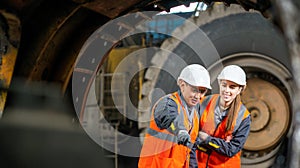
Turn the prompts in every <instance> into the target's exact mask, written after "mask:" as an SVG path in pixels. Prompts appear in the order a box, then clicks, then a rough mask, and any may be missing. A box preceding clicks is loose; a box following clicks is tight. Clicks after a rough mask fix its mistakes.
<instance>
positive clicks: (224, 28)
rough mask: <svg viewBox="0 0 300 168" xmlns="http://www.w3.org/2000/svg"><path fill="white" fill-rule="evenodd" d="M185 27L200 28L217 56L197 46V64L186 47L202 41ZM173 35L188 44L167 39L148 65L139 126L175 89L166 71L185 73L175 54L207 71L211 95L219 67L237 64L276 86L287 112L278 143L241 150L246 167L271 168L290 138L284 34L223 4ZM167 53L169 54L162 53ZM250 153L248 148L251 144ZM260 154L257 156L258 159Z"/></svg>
mask: <svg viewBox="0 0 300 168" xmlns="http://www.w3.org/2000/svg"><path fill="white" fill-rule="evenodd" d="M189 22H192V23H194V24H196V25H197V26H199V27H200V29H201V30H202V31H203V32H204V33H205V35H206V36H207V37H208V38H209V39H210V42H211V43H212V44H213V46H214V47H215V49H216V51H217V53H218V54H219V56H217V57H215V56H212V55H210V54H215V53H216V52H214V51H208V49H207V48H208V47H207V45H200V44H199V48H198V49H197V51H201V52H203V53H206V54H207V55H206V57H205V58H204V59H199V56H198V55H197V54H199V53H195V51H193V50H191V47H190V46H189V44H192V42H193V41H194V42H195V43H200V42H199V41H198V40H199V39H195V37H194V34H193V33H194V31H193V29H192V28H191V27H192V26H190V23H189ZM191 30H192V31H191ZM173 35H174V36H175V37H178V36H181V37H183V38H184V39H187V40H184V41H185V42H186V41H188V44H187V43H184V42H182V41H180V40H177V39H176V38H171V39H167V40H166V41H165V42H164V43H163V44H162V46H161V51H160V52H158V53H157V54H156V55H155V56H154V57H153V60H152V63H153V64H154V67H156V68H149V70H148V72H147V74H146V78H147V79H148V81H147V82H146V83H145V88H144V89H143V93H144V95H145V98H144V99H142V100H141V101H140V106H141V107H143V108H140V109H147V111H141V113H140V121H147V119H146V118H147V117H149V109H150V108H151V104H153V103H154V102H155V101H156V100H157V99H158V98H159V97H160V96H162V95H163V94H165V93H169V92H172V91H175V90H177V89H178V87H177V84H176V79H175V78H174V76H175V75H174V74H173V75H170V71H168V72H167V71H165V70H174V71H176V72H175V74H176V75H178V74H179V72H180V71H179V70H180V69H182V68H183V67H181V66H180V65H178V64H177V63H176V62H174V61H176V60H175V59H174V55H177V56H179V57H180V58H181V59H182V60H184V61H185V63H186V64H191V63H199V64H202V65H204V66H206V67H207V68H208V70H209V71H210V74H211V78H212V84H213V85H212V86H213V88H214V89H213V90H212V93H213V92H217V91H218V89H217V88H218V87H217V82H216V74H217V73H218V72H219V70H220V69H221V68H222V67H223V65H227V64H238V65H240V66H242V67H243V68H244V69H245V70H246V72H247V77H248V81H249V82H250V80H252V78H253V79H254V78H259V79H263V81H267V82H270V83H273V84H275V85H276V87H277V88H278V90H280V91H279V92H280V94H281V93H282V95H284V96H283V98H282V99H283V100H282V101H283V102H284V104H285V105H286V109H287V110H286V112H285V113H284V115H286V121H285V122H286V124H285V125H284V126H283V128H282V132H281V133H280V135H278V136H277V137H275V139H274V141H276V142H273V141H270V144H271V143H272V146H268V147H266V148H265V149H261V150H254V151H251V150H250V151H251V152H250V154H249V153H247V151H244V153H245V156H244V158H243V166H244V167H247V166H248V167H251V166H253V167H257V166H261V167H269V166H271V165H272V164H273V162H274V159H275V154H274V153H276V152H277V151H278V149H279V144H281V142H282V141H281V139H282V138H284V137H285V136H286V135H287V133H288V130H289V129H288V126H289V125H290V119H291V116H290V115H291V114H290V112H289V110H290V107H289V105H288V103H286V102H289V101H290V95H291V93H292V91H291V90H292V89H291V88H292V87H291V82H290V81H288V79H291V73H290V69H291V65H290V61H289V55H288V50H287V46H286V44H285V41H284V39H283V37H282V35H281V34H280V33H279V32H278V31H277V30H276V28H275V27H274V26H273V25H272V24H271V23H270V22H269V21H268V20H267V19H265V18H264V17H263V16H262V15H261V14H259V13H255V12H246V11H243V10H242V9H241V8H240V7H237V6H232V7H231V8H225V7H223V6H221V5H220V6H217V8H215V9H213V10H212V11H211V10H210V11H206V12H204V13H203V14H200V16H199V17H197V18H196V17H192V18H190V19H189V21H188V22H187V23H186V24H184V25H183V26H181V27H179V28H177V29H176V30H175V31H174V33H173ZM166 50H168V51H169V52H165V51H166ZM169 53H172V54H169ZM162 69H163V70H162ZM166 81H167V82H166ZM149 100H150V101H149ZM145 107H147V108H145ZM145 123H146V122H140V125H139V126H140V128H143V127H145V126H146V125H147V124H145ZM275 131H276V130H275ZM249 149H252V148H251V145H250V147H249ZM274 151H276V152H274ZM259 152H260V154H258V153H259ZM261 153H263V154H261Z"/></svg>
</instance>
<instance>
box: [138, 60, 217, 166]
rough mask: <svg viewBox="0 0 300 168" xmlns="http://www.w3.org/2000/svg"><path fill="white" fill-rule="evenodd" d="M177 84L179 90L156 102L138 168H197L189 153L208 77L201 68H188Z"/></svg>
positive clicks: (194, 156)
mask: <svg viewBox="0 0 300 168" xmlns="http://www.w3.org/2000/svg"><path fill="white" fill-rule="evenodd" d="M177 84H178V86H179V90H178V91H177V92H174V93H172V94H168V95H166V96H164V97H162V98H160V100H159V101H158V102H157V103H156V104H155V105H154V107H153V109H152V114H151V120H150V126H149V128H148V130H147V133H146V136H145V140H144V144H143V147H142V150H141V155H140V160H139V168H149V167H151V168H155V167H168V168H170V167H172V168H186V167H197V160H196V155H195V151H194V150H191V149H193V148H192V147H193V144H194V143H195V141H196V138H197V137H198V132H199V118H200V116H199V109H200V105H199V102H200V99H201V98H202V97H203V96H204V95H205V93H206V92H207V89H211V86H210V77H209V73H208V71H207V70H206V69H205V68H204V67H203V66H201V65H198V64H192V65H188V66H187V67H185V68H184V69H183V70H182V71H181V73H180V75H179V77H178V80H177Z"/></svg>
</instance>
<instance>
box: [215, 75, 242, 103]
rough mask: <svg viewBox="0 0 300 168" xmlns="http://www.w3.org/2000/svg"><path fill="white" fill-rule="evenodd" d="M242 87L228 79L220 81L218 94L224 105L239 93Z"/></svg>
mask: <svg viewBox="0 0 300 168" xmlns="http://www.w3.org/2000/svg"><path fill="white" fill-rule="evenodd" d="M241 90H242V87H241V86H240V85H238V84H236V83H234V82H232V81H229V80H221V81H220V96H221V100H222V101H223V102H224V103H225V105H229V104H230V103H231V102H232V101H233V100H234V99H235V97H236V96H237V95H238V94H240V93H241Z"/></svg>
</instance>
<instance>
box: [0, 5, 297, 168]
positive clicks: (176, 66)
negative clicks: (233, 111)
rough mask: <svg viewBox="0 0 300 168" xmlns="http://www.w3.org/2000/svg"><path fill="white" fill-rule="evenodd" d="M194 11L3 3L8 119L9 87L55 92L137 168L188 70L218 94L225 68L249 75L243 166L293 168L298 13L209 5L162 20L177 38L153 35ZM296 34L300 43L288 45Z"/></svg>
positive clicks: (1, 47) (94, 135)
mask: <svg viewBox="0 0 300 168" xmlns="http://www.w3.org/2000/svg"><path fill="white" fill-rule="evenodd" d="M192 2H197V1H195V0H188V1H177V0H176V1H175V0H174V1H163V0H161V1H153V0H147V1H140V0H132V1H124V0H120V1H103V0H102V1H100V0H91V1H87V0H63V1H59V0H52V1H50V0H49V1H48V0H43V1H36V0H28V1H17V0H4V1H1V2H0V7H1V9H0V11H1V17H0V20H1V22H0V23H1V29H0V35H1V39H0V40H1V41H0V42H1V43H0V54H1V69H0V70H1V74H0V75H1V81H2V82H1V87H2V90H1V102H0V108H1V109H0V110H1V114H2V113H3V116H5V115H8V114H7V113H8V112H6V109H8V108H13V107H14V100H15V97H14V96H15V94H10V93H11V90H10V88H11V87H10V86H11V81H12V82H13V83H14V82H19V81H20V80H19V79H20V78H21V79H22V80H21V81H22V84H21V85H29V86H30V85H32V84H33V83H35V82H46V83H49V84H50V83H51V84H55V85H56V86H58V87H56V91H58V92H60V94H61V96H62V97H65V98H70V99H71V100H72V103H71V104H74V109H73V111H72V112H71V113H72V115H73V116H72V117H73V119H74V120H77V116H78V119H79V123H80V124H81V125H82V127H83V128H84V130H85V131H86V132H87V134H88V135H89V136H90V138H91V139H93V140H94V141H95V142H96V143H97V144H98V145H99V146H100V147H101V148H104V149H105V150H107V151H109V152H110V154H112V155H111V156H112V157H113V158H114V165H115V167H122V166H123V167H129V166H131V167H134V166H135V165H136V159H137V158H138V154H139V149H140V145H141V143H142V141H140V137H142V136H143V132H144V130H145V128H146V127H147V121H149V112H150V109H151V105H152V104H153V103H154V102H155V101H156V100H157V98H159V97H160V96H161V95H163V94H165V93H168V92H171V91H174V90H176V82H175V81H176V79H175V78H174V76H176V75H178V73H179V71H180V69H181V68H183V66H184V65H186V64H190V63H200V64H203V65H205V66H206V67H207V68H208V69H209V71H210V74H211V76H212V80H213V81H214V83H212V84H213V87H214V88H217V85H216V82H215V78H216V74H217V73H218V72H219V70H220V68H222V67H223V66H224V65H228V64H238V65H240V66H242V67H243V68H244V69H245V70H246V72H247V82H248V88H247V90H246V93H245V94H244V95H243V101H244V103H245V104H246V106H247V107H248V109H249V110H250V111H251V116H252V121H253V122H252V125H251V133H250V136H249V138H248V140H247V142H246V144H245V147H244V149H243V159H242V165H243V166H244V167H276V166H277V167H284V166H287V165H289V164H290V163H292V160H289V158H297V156H299V155H297V152H294V155H291V156H292V157H288V155H289V154H290V152H289V149H290V147H289V146H288V145H289V141H290V139H291V137H292V135H293V131H294V130H293V128H294V127H293V124H294V122H295V123H297V121H294V118H295V116H297V115H296V113H295V109H297V107H298V106H297V105H296V104H297V103H294V104H293V102H297V101H295V100H294V99H297V96H295V95H297V93H298V90H297V87H296V86H297V85H295V83H296V82H295V80H294V76H296V75H295V72H297V71H293V68H295V67H297V66H295V65H294V64H296V63H297V60H295V59H294V58H297V56H298V59H299V55H297V52H292V54H291V51H290V50H291V47H290V46H291V44H293V45H296V46H297V44H298V46H299V43H297V42H299V41H297V38H298V37H297V36H299V21H298V20H292V19H291V20H288V19H287V18H289V17H288V16H294V15H293V13H292V12H290V13H289V12H288V11H296V12H299V4H297V2H293V1H288V2H286V3H281V2H278V1H252V0H224V1H222V4H225V6H224V5H215V4H214V3H213V2H214V1H203V2H204V3H205V4H207V5H208V9H207V10H205V11H202V12H200V13H199V15H198V16H194V15H191V16H189V18H188V17H187V16H184V17H183V16H180V15H169V17H170V18H166V19H165V21H170V20H172V19H174V20H179V21H180V26H178V25H177V26H176V27H177V28H176V29H175V30H174V31H173V29H172V31H165V32H163V31H161V29H158V28H157V29H153V30H149V29H147V28H149V27H151V25H149V23H148V22H149V21H153V18H155V17H159V16H157V15H156V14H157V13H158V12H160V11H168V10H170V8H171V7H174V6H178V5H181V4H183V5H186V6H188V5H189V4H190V3H192ZM285 5H286V6H285ZM228 6H229V7H228ZM293 7H294V8H293ZM297 7H298V8H297ZM297 9H298V11H297ZM249 10H250V11H249ZM161 17H168V16H167V15H166V16H161ZM187 18H188V19H187ZM290 18H293V17H290ZM293 21H294V22H293ZM289 25H291V26H289ZM292 30H294V31H295V32H297V31H298V34H296V35H294V36H291V35H290V34H292V33H291V32H292ZM156 36H159V38H157V37H156ZM293 37H294V38H295V39H296V40H294V41H293V40H291V39H292V38H293ZM296 37H297V38H296ZM155 40H157V41H155ZM296 51H297V49H296ZM298 54H299V51H298ZM293 55H294V56H293ZM292 63H293V64H292ZM298 66H299V65H298ZM18 86H20V85H18ZM216 90H217V89H214V90H211V93H214V92H216ZM45 96H47V95H45ZM68 105H69V104H68ZM42 110H43V108H41V111H42ZM19 140H20V141H22V139H19ZM296 144H297V143H296ZM295 149H296V147H295ZM296 151H297V150H296ZM124 158H125V159H124ZM128 158H134V161H132V162H130V161H128V160H130V159H128ZM298 158H299V157H298ZM294 160H295V159H294ZM294 162H295V161H294ZM296 162H297V161H296Z"/></svg>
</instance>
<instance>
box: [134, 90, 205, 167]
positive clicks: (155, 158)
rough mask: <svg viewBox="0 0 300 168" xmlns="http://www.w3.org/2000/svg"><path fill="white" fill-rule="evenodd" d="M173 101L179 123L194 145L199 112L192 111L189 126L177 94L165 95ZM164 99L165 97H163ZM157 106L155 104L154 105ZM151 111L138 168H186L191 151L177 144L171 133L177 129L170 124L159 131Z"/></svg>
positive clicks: (197, 130) (197, 129)
mask: <svg viewBox="0 0 300 168" xmlns="http://www.w3.org/2000/svg"><path fill="white" fill-rule="evenodd" d="M167 96H168V97H170V98H171V99H173V100H174V101H175V102H176V104H177V107H178V116H177V117H179V118H178V119H179V122H181V121H182V122H183V124H184V127H185V128H186V130H187V131H188V132H189V134H190V137H191V142H192V144H193V143H195V141H196V138H197V136H198V132H199V112H198V111H196V110H195V111H194V117H193V124H190V123H189V121H188V116H187V111H186V110H187V109H185V108H184V106H183V105H182V100H181V99H180V96H179V94H178V92H175V93H173V94H169V95H167ZM164 98H166V97H164ZM156 104H157V103H156ZM155 107H156V105H155V106H154V107H153V109H152V114H151V121H150V126H149V128H148V130H147V133H146V135H145V139H144V143H143V147H142V150H141V154H140V159H139V164H138V167H139V168H188V166H189V159H190V151H191V149H190V148H189V147H187V146H184V145H178V144H177V137H176V136H175V135H174V134H173V133H172V132H175V130H176V129H177V128H176V126H175V125H174V124H173V123H172V124H171V126H170V128H168V129H160V128H159V127H158V126H157V125H156V123H155V121H154V109H155Z"/></svg>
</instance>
